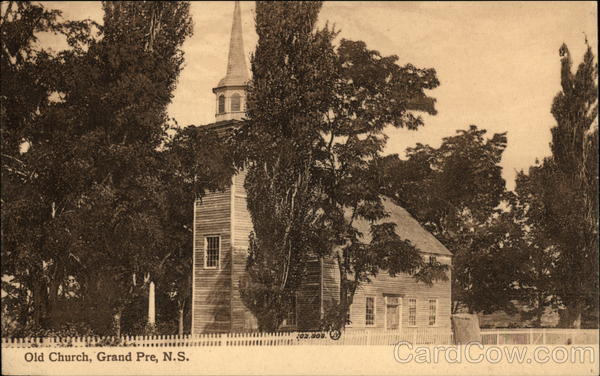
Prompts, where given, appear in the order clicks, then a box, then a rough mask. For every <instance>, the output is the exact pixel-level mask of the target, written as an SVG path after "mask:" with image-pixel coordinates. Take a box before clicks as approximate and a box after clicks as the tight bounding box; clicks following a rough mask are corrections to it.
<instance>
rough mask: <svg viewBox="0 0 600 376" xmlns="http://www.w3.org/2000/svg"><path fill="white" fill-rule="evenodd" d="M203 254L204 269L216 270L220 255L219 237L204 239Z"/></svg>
mask: <svg viewBox="0 0 600 376" xmlns="http://www.w3.org/2000/svg"><path fill="white" fill-rule="evenodd" d="M204 252H205V256H204V267H205V268H209V269H217V268H218V267H219V256H220V253H221V238H220V237H219V236H207V237H205V238H204Z"/></svg>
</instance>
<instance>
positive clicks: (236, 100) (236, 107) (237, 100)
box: [231, 93, 242, 112]
mask: <svg viewBox="0 0 600 376" xmlns="http://www.w3.org/2000/svg"><path fill="white" fill-rule="evenodd" d="M241 102H242V99H241V96H240V95H239V94H238V93H234V94H233V95H232V96H231V112H239V111H240V107H241Z"/></svg>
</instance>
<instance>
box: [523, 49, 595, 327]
mask: <svg viewBox="0 0 600 376" xmlns="http://www.w3.org/2000/svg"><path fill="white" fill-rule="evenodd" d="M559 52H560V56H561V91H560V92H559V93H558V94H557V95H556V96H555V98H554V102H553V103H552V109H551V111H552V115H553V116H554V119H555V120H556V125H555V126H554V127H553V128H552V129H551V131H552V141H551V144H550V146H551V150H552V155H551V156H550V157H548V158H545V159H544V160H543V161H542V163H540V164H539V165H536V166H533V167H531V168H530V169H529V171H528V174H521V176H520V179H519V180H518V181H517V182H518V184H519V185H520V186H521V187H520V189H521V190H523V191H524V192H530V193H531V194H530V195H529V196H528V197H524V199H526V200H527V205H528V206H529V207H530V210H529V211H530V213H531V215H530V216H529V221H530V222H531V224H532V226H535V227H536V228H541V230H542V237H545V238H547V240H548V241H549V242H550V243H551V246H552V247H554V252H555V253H556V256H555V257H556V261H555V264H556V266H555V270H554V272H553V280H554V284H555V286H556V295H557V296H558V298H559V301H560V303H561V304H562V305H563V306H564V307H565V311H564V315H563V322H562V324H563V325H566V326H573V327H576V328H578V327H580V326H581V323H582V317H583V316H584V315H585V316H587V317H588V320H590V321H596V322H597V319H598V291H599V286H598V276H599V275H598V63H597V60H596V59H595V57H594V55H593V53H592V50H591V47H590V46H588V48H587V50H586V52H585V54H584V56H583V61H582V62H581V63H580V64H579V66H578V67H577V70H576V72H573V67H572V65H573V62H572V59H571V54H570V53H569V50H568V48H567V46H566V45H563V46H561V48H560V51H559ZM517 188H518V189H519V186H518V187H517ZM542 241H545V239H543V240H542Z"/></svg>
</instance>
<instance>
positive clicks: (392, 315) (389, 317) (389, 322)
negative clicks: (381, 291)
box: [385, 296, 402, 330]
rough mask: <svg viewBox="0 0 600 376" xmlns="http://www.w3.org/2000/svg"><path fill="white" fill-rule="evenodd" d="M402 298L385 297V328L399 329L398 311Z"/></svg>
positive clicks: (399, 310)
mask: <svg viewBox="0 0 600 376" xmlns="http://www.w3.org/2000/svg"><path fill="white" fill-rule="evenodd" d="M401 307H402V299H401V298H399V297H397V296H386V297H385V328H386V329H387V330H398V329H400V313H401V312H402V310H401Z"/></svg>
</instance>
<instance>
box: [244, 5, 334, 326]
mask: <svg viewBox="0 0 600 376" xmlns="http://www.w3.org/2000/svg"><path fill="white" fill-rule="evenodd" d="M320 8H321V3H320V2H293V3H272V2H260V1H259V2H257V5H256V30H257V34H258V36H259V40H258V45H257V47H256V51H255V53H254V54H253V56H252V58H251V65H252V74H253V79H252V82H251V84H250V87H249V89H248V108H247V118H248V119H247V121H246V122H245V124H243V125H242V128H241V129H240V131H239V132H238V134H237V136H236V140H237V145H238V146H237V150H238V152H239V162H238V164H239V165H241V166H243V167H245V168H246V171H247V176H246V180H245V188H246V191H247V194H248V200H247V202H248V209H249V212H250V215H251V218H252V223H253V233H252V234H251V237H250V246H249V257H248V265H247V270H248V277H247V278H246V279H245V280H243V281H242V283H241V296H242V299H243V301H244V303H245V304H246V306H247V307H248V308H249V309H250V311H251V312H253V313H254V315H255V316H256V317H257V320H258V325H259V328H260V329H261V330H268V331H273V330H276V329H277V328H278V327H279V325H280V324H281V322H282V321H283V319H284V317H285V316H286V314H287V312H288V311H289V309H290V307H291V299H292V297H293V296H294V293H295V291H296V290H297V288H298V287H299V284H300V282H301V279H302V276H303V274H304V269H305V267H306V262H307V261H308V259H309V257H310V256H311V255H314V254H313V252H314V250H319V249H323V247H322V246H321V245H320V244H319V243H318V242H319V237H318V234H319V233H320V232H321V228H320V226H318V222H319V215H318V209H319V207H318V205H317V200H319V198H320V192H319V186H320V185H319V183H318V181H317V180H316V179H317V178H316V176H315V171H314V170H315V165H316V164H315V161H316V159H317V158H319V156H318V155H317V153H316V151H317V150H318V145H319V143H320V142H321V138H320V135H319V130H320V128H319V127H320V124H321V121H322V118H323V117H324V115H325V113H326V111H327V109H328V107H327V95H328V93H329V92H328V91H327V89H328V85H332V84H331V82H332V79H333V76H332V75H331V73H330V72H328V71H327V66H328V64H329V61H330V60H331V59H332V54H333V50H332V48H331V44H330V41H331V39H332V37H333V33H331V32H330V31H329V30H328V29H327V28H325V29H323V30H318V31H315V24H316V21H317V16H318V12H319V10H320Z"/></svg>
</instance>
